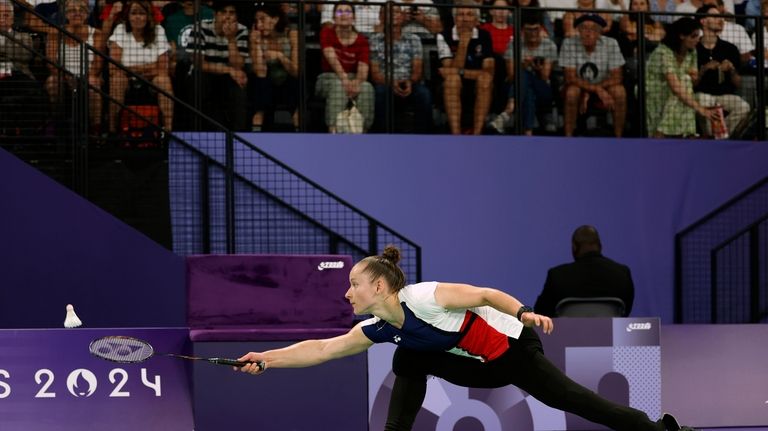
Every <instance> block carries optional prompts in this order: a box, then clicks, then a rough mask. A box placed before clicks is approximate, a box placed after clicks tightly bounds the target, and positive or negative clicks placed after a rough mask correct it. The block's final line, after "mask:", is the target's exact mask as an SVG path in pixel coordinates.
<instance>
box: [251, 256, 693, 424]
mask: <svg viewBox="0 0 768 431" xmlns="http://www.w3.org/2000/svg"><path fill="white" fill-rule="evenodd" d="M399 261H400V250H398V249H397V248H395V247H392V246H389V247H387V248H386V249H385V250H384V252H383V253H382V254H381V255H379V256H369V257H366V258H365V259H363V260H361V261H360V262H358V263H357V264H355V266H354V267H353V268H352V270H351V271H350V275H349V281H350V287H349V289H348V290H347V293H346V294H345V297H346V298H347V300H349V302H350V304H351V305H352V308H353V310H354V312H355V314H371V315H373V316H374V317H372V318H370V319H368V320H365V321H363V322H360V323H359V324H357V325H356V326H355V327H354V328H352V329H351V330H350V331H349V332H348V333H346V334H344V335H341V336H338V337H334V338H329V339H323V340H307V341H302V342H299V343H296V344H293V345H291V346H288V347H285V348H282V349H275V350H269V351H266V352H250V353H248V354H246V355H244V356H242V357H241V358H240V359H239V360H240V361H252V362H259V361H263V363H264V367H263V369H260V368H259V367H257V366H255V365H246V366H244V367H242V368H240V370H241V371H243V372H247V373H251V374H260V373H262V372H264V371H265V370H267V369H269V368H270V367H274V368H297V367H309V366H313V365H317V364H320V363H323V362H326V361H329V360H331V359H336V358H340V357H343V356H348V355H353V354H356V353H360V352H363V351H365V350H366V349H368V348H369V347H371V346H372V345H373V344H374V343H386V342H389V343H395V344H397V346H398V347H397V349H396V351H395V354H394V358H393V364H392V370H393V372H394V374H395V383H394V386H393V388H392V396H391V399H390V404H389V410H388V413H387V422H386V426H385V430H386V431H395V430H410V429H411V427H412V426H413V423H414V420H415V419H416V415H417V413H418V412H419V409H420V408H421V404H422V402H423V401H424V396H425V394H426V388H427V376H430V375H431V376H435V377H439V378H442V379H445V380H447V381H449V382H451V383H453V384H456V385H459V386H465V387H476V388H496V387H501V386H506V385H510V384H511V385H515V386H517V387H518V388H520V389H522V390H524V391H526V392H527V393H529V394H530V395H532V396H533V397H535V398H537V399H538V400H539V401H541V402H543V403H545V404H547V405H548V406H551V407H554V408H557V409H560V410H564V411H567V412H571V413H573V414H576V415H578V416H581V417H583V418H585V419H588V420H590V421H592V422H596V423H599V424H603V425H605V426H608V427H610V428H612V429H614V430H621V431H645V430H648V431H657V430H658V431H664V430H675V431H676V430H678V429H681V428H680V426H679V425H677V421H676V420H675V419H674V417H672V416H671V415H665V416H664V417H663V418H662V419H659V420H658V421H656V422H653V421H651V420H650V419H649V418H648V416H647V415H646V414H645V413H644V412H642V411H640V410H637V409H633V408H631V407H627V406H622V405H618V404H615V403H613V402H610V401H608V400H606V399H604V398H601V397H600V396H598V395H597V394H596V393H594V392H592V391H591V390H589V389H587V388H585V387H583V386H581V385H579V384H577V383H576V382H574V381H573V380H571V379H570V378H568V377H567V376H566V375H565V374H564V373H563V372H562V371H560V370H559V369H558V368H557V367H555V366H554V365H553V364H552V363H550V362H549V360H548V359H547V358H546V357H544V353H543V349H542V346H541V341H540V340H539V338H538V336H537V335H536V332H534V331H533V329H531V327H532V326H534V325H535V326H539V327H541V329H542V330H543V332H544V333H545V334H549V333H551V332H552V329H553V324H552V319H550V318H549V317H547V316H542V315H540V314H536V313H534V312H533V309H532V308H530V307H527V306H524V305H523V304H522V303H521V302H520V301H518V300H517V299H515V298H514V297H512V296H510V295H508V294H506V293H504V292H501V291H499V290H496V289H490V288H481V287H475V286H471V285H468V284H456V283H442V282H425V283H417V284H411V285H407V286H406V285H405V275H404V273H403V271H402V270H401V269H400V267H399V266H398V262H399ZM682 429H688V430H690V429H691V428H688V427H684V428H682Z"/></svg>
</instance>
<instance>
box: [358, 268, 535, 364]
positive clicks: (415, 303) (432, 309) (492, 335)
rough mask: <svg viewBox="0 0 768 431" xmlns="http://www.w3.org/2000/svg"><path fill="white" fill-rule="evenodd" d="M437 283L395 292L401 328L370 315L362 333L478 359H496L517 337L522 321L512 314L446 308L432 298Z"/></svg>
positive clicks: (383, 340)
mask: <svg viewBox="0 0 768 431" xmlns="http://www.w3.org/2000/svg"><path fill="white" fill-rule="evenodd" d="M437 284H438V283H437V282H436V281H432V282H425V283H417V284H411V285H408V286H405V287H404V288H403V289H402V290H400V291H399V292H398V298H399V300H400V305H401V306H402V307H403V311H404V313H405V320H404V322H403V326H402V328H400V329H398V328H395V327H394V326H392V325H390V324H389V323H387V322H386V321H383V320H381V319H379V318H378V317H373V318H371V319H368V320H366V321H365V322H363V327H362V329H363V333H364V334H365V335H366V336H367V337H368V338H369V339H370V340H371V341H373V342H374V343H386V342H390V343H395V344H397V345H399V346H403V347H406V348H409V349H414V350H426V351H447V352H450V353H454V354H457V355H463V356H469V357H473V358H476V359H479V360H481V361H490V360H493V359H496V358H498V357H499V356H501V355H502V354H504V352H506V351H507V349H508V348H509V340H508V338H509V337H512V338H518V337H520V333H521V332H522V330H523V324H522V323H521V322H520V321H519V320H517V319H516V318H515V317H513V316H510V315H508V314H505V313H502V312H500V311H498V310H496V309H495V308H492V307H488V306H484V307H475V308H470V309H460V310H449V309H446V308H443V307H441V306H440V305H438V304H437V301H436V300H435V289H436V288H437Z"/></svg>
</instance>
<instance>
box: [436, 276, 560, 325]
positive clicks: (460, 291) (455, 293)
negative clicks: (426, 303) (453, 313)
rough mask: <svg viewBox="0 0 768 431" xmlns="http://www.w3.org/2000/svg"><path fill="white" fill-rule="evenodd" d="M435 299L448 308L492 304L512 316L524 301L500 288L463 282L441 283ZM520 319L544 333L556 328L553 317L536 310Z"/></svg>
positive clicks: (525, 313)
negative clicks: (538, 312) (537, 327)
mask: <svg viewBox="0 0 768 431" xmlns="http://www.w3.org/2000/svg"><path fill="white" fill-rule="evenodd" d="M435 301H437V303H438V304H439V305H441V306H443V307H445V308H448V309H462V308H473V307H482V306H486V305H487V306H490V307H493V308H495V309H497V310H499V311H501V312H502V313H506V314H509V315H510V316H517V313H518V311H520V307H522V306H523V303H522V302H520V301H518V300H517V299H516V298H515V297H513V296H511V295H509V294H507V293H504V292H502V291H500V290H498V289H492V288H489V287H477V286H472V285H470V284H461V283H439V284H438V285H437V289H436V290H435ZM520 321H521V322H523V324H525V326H540V327H541V329H542V330H543V331H544V333H546V334H549V333H551V332H552V330H553V329H554V326H553V324H552V319H550V318H549V317H547V316H543V315H541V314H536V313H534V312H530V311H528V312H524V313H522V315H521V316H520Z"/></svg>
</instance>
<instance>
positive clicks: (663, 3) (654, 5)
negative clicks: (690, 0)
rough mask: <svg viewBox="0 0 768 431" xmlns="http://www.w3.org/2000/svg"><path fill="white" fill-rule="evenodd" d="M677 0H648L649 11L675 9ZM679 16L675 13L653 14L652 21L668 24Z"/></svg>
mask: <svg viewBox="0 0 768 431" xmlns="http://www.w3.org/2000/svg"><path fill="white" fill-rule="evenodd" d="M677 4H678V2H677V0H650V6H651V12H670V13H673V12H675V10H676V9H677ZM677 18H679V16H675V15H653V19H654V21H659V22H660V23H662V24H663V25H667V24H670V23H671V22H673V21H675V20H676V19H677Z"/></svg>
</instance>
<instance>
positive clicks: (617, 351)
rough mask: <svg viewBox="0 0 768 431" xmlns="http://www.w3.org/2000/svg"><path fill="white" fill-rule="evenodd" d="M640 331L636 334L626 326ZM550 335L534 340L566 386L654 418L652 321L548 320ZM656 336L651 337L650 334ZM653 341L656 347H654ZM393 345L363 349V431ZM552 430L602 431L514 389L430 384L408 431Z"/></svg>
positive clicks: (655, 327)
mask: <svg viewBox="0 0 768 431" xmlns="http://www.w3.org/2000/svg"><path fill="white" fill-rule="evenodd" d="M640 327H642V328H644V329H642V330H639V329H638V330H635V329H631V330H630V331H628V330H627V328H640ZM555 328H556V329H555V331H554V332H553V333H552V334H551V335H546V336H545V335H540V336H541V338H542V342H543V344H544V350H545V352H546V354H547V357H549V358H550V360H552V362H553V363H554V364H555V365H557V366H558V367H559V368H560V369H562V370H565V372H566V374H568V375H569V376H570V377H571V378H572V379H573V380H575V381H577V382H578V383H580V384H582V385H584V386H586V387H588V388H590V389H592V390H593V391H595V392H598V393H599V394H601V395H602V396H604V397H606V398H609V399H611V400H613V401H615V402H619V403H624V404H629V405H631V406H633V407H635V408H638V409H640V410H643V411H645V412H646V413H648V415H649V416H650V417H652V418H657V417H659V416H660V414H661V364H660V359H661V354H660V348H659V345H658V340H659V337H658V333H659V319H658V318H627V319H579V318H573V319H555ZM653 333H655V336H654V335H653ZM654 340H655V341H654ZM394 350H395V345H393V344H377V345H375V346H373V347H372V348H371V349H370V350H369V351H368V407H369V428H370V429H371V430H377V429H382V428H383V424H384V420H385V419H386V412H387V406H388V404H389V396H390V394H391V393H392V384H393V382H394V376H393V374H392V372H391V371H390V370H391V360H392V359H391V358H392V353H393V352H394ZM478 424H482V429H484V430H485V431H507V430H508V431H511V430H515V431H555V430H595V429H604V428H602V427H600V426H599V425H596V424H593V423H590V422H587V421H584V420H582V419H581V418H578V417H576V416H573V415H570V414H566V413H564V412H562V411H559V410H555V409H552V408H550V407H547V406H545V405H543V404H542V403H540V402H539V401H537V400H536V399H535V398H533V397H531V396H530V395H528V394H527V393H525V392H523V391H521V390H519V389H517V388H516V387H514V386H507V387H504V388H499V389H492V390H488V389H468V388H462V387H458V386H455V385H452V384H450V383H447V382H445V381H443V380H441V379H429V381H428V386H427V396H426V398H425V401H424V404H423V406H422V409H421V411H420V412H419V415H418V416H417V419H416V424H415V426H414V429H418V430H420V431H433V430H434V431H438V430H453V431H468V430H475V429H478V428H480V427H479V426H478Z"/></svg>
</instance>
